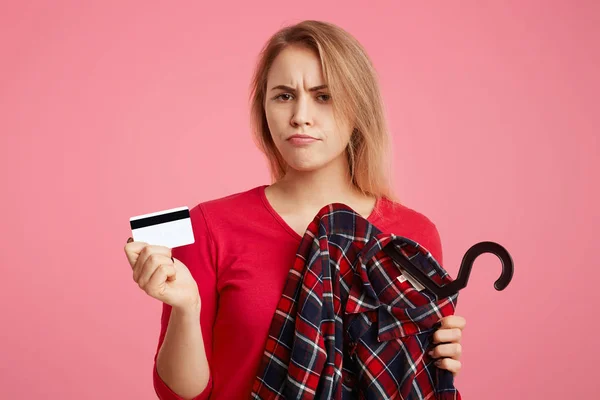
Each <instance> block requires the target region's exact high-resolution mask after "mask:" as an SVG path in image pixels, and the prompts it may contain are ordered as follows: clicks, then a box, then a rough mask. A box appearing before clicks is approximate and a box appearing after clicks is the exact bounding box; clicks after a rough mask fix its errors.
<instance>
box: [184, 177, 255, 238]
mask: <svg viewBox="0 0 600 400" xmlns="http://www.w3.org/2000/svg"><path fill="white" fill-rule="evenodd" d="M263 197H264V186H257V187H253V188H251V189H247V190H244V191H240V192H236V193H233V194H229V195H227V196H223V197H219V198H214V199H210V200H205V201H202V202H199V203H198V204H196V205H195V206H194V207H193V208H192V209H190V217H191V219H192V221H193V222H194V223H195V224H196V225H198V226H199V227H204V229H208V230H209V231H211V232H212V236H214V235H217V236H218V234H219V232H225V233H227V232H231V229H236V228H239V227H240V226H243V225H245V224H248V223H249V222H251V223H256V222H258V221H259V220H260V219H261V218H263V214H264V210H265V206H264V204H263Z"/></svg>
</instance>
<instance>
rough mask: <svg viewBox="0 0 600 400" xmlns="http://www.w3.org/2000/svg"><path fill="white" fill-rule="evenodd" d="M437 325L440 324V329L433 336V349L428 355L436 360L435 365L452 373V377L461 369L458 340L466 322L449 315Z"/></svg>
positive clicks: (461, 318) (460, 350)
mask: <svg viewBox="0 0 600 400" xmlns="http://www.w3.org/2000/svg"><path fill="white" fill-rule="evenodd" d="M439 323H440V324H441V326H440V328H438V330H437V331H436V332H435V333H434V334H433V343H434V345H435V347H434V348H433V349H432V350H430V351H429V355H430V356H432V357H433V358H437V359H438V360H437V361H436V362H435V365H437V366H438V367H439V368H442V369H447V370H448V371H450V372H452V375H454V376H457V375H458V373H459V372H460V369H461V367H462V364H461V362H460V356H461V355H462V345H461V344H460V340H461V338H462V330H463V329H464V328H465V325H466V323H467V321H466V320H465V319H464V318H463V317H459V316H458V315H450V316H447V317H444V318H442V319H441V320H440V321H439ZM438 343H439V344H438Z"/></svg>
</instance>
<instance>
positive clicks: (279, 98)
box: [275, 93, 292, 101]
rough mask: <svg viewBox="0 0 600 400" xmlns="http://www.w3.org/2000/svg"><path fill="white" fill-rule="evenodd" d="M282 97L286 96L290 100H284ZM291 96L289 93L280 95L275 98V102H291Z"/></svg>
mask: <svg viewBox="0 0 600 400" xmlns="http://www.w3.org/2000/svg"><path fill="white" fill-rule="evenodd" d="M284 96H288V97H290V98H287V99H286V98H284ZM291 97H292V95H291V94H289V93H282V94H280V95H279V96H277V97H275V100H283V101H287V100H291Z"/></svg>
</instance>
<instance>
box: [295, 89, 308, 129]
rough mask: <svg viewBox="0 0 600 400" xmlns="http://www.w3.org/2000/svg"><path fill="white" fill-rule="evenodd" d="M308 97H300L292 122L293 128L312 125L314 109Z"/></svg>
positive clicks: (296, 103)
mask: <svg viewBox="0 0 600 400" xmlns="http://www.w3.org/2000/svg"><path fill="white" fill-rule="evenodd" d="M307 97H309V96H304V95H299V96H298V98H297V100H296V102H295V104H294V114H293V115H292V119H291V120H290V124H291V125H292V126H293V127H299V126H303V125H312V109H311V104H310V99H308V98H307Z"/></svg>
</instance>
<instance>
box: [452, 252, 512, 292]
mask: <svg viewBox="0 0 600 400" xmlns="http://www.w3.org/2000/svg"><path fill="white" fill-rule="evenodd" d="M483 253H492V254H494V255H495V256H497V257H498V258H499V259H500V261H501V262H502V273H501V274H500V278H498V279H497V280H496V282H494V288H496V290H504V289H505V288H506V287H507V286H508V284H509V283H510V281H511V279H512V277H513V272H514V264H513V261H512V258H511V256H510V254H509V253H508V251H507V250H506V249H505V248H504V247H502V246H501V245H499V244H498V243H495V242H487V241H486V242H479V243H476V244H474V245H473V246H471V248H470V249H469V250H467V252H466V253H465V255H464V257H463V260H462V263H461V264H460V270H459V271H458V276H457V278H456V280H455V281H454V282H452V286H453V289H455V290H457V291H458V290H460V289H462V288H464V287H466V286H467V282H468V281H469V276H470V275H471V270H472V269H473V263H474V262H475V259H476V258H477V257H479V256H480V255H482V254H483Z"/></svg>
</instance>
